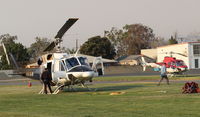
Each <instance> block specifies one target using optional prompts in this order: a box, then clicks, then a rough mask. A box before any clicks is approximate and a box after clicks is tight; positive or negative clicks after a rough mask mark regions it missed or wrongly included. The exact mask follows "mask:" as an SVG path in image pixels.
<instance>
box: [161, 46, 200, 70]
mask: <svg viewBox="0 0 200 117" xmlns="http://www.w3.org/2000/svg"><path fill="white" fill-rule="evenodd" d="M166 56H170V57H175V58H176V59H181V60H183V61H184V62H185V64H186V65H187V66H188V68H189V69H199V68H200V42H186V43H180V44H173V45H167V46H162V47H157V62H162V61H163V59H164V57H166Z"/></svg>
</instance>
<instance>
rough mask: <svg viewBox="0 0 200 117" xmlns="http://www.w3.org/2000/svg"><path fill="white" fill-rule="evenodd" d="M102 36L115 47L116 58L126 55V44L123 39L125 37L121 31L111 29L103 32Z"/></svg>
mask: <svg viewBox="0 0 200 117" xmlns="http://www.w3.org/2000/svg"><path fill="white" fill-rule="evenodd" d="M104 35H105V37H107V38H108V39H109V40H110V41H111V43H112V44H113V46H114V47H115V50H116V57H117V58H118V57H120V56H124V55H126V53H127V52H126V51H127V44H125V41H124V39H125V37H126V36H127V35H126V33H125V32H124V31H123V30H121V29H117V28H115V27H113V28H111V30H110V31H104Z"/></svg>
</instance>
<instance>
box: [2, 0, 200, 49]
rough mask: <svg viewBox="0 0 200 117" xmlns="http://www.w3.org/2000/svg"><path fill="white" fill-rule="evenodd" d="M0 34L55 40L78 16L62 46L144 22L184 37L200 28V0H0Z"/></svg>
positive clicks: (159, 32)
mask: <svg viewBox="0 0 200 117" xmlns="http://www.w3.org/2000/svg"><path fill="white" fill-rule="evenodd" d="M0 2H1V7H0V18H1V20H0V35H2V34H7V33H9V34H11V35H13V36H14V35H17V36H18V42H20V43H22V44H24V45H25V46H27V47H29V46H30V44H31V43H33V42H34V41H35V40H34V38H35V37H47V38H49V39H52V40H53V37H54V36H55V35H56V33H57V31H58V30H59V29H60V28H61V26H62V25H63V24H64V23H65V22H66V20H67V19H68V18H71V17H76V18H79V20H78V21H77V22H76V23H75V24H74V25H73V26H72V28H70V29H69V31H68V32H67V33H66V34H65V35H64V37H63V40H64V41H63V46H65V47H66V48H73V47H75V45H76V44H75V42H76V40H78V42H79V45H80V44H82V43H84V42H85V41H86V40H87V39H88V38H90V37H92V36H97V35H101V36H103V34H104V30H110V29H111V28H112V27H117V28H119V29H122V27H123V26H125V25H126V24H135V23H141V24H143V25H146V26H149V27H150V28H152V29H153V31H154V33H155V35H156V36H160V37H164V38H169V37H170V36H171V35H173V33H174V32H178V35H179V36H181V37H185V36H187V35H188V34H190V33H192V32H200V14H199V13H198V11H200V7H199V5H200V1H199V0H0Z"/></svg>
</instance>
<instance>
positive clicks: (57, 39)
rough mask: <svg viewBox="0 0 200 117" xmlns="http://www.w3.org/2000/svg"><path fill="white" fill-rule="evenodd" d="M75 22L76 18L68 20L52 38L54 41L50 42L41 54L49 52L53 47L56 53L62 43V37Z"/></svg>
mask: <svg viewBox="0 0 200 117" xmlns="http://www.w3.org/2000/svg"><path fill="white" fill-rule="evenodd" d="M77 20H78V18H69V19H68V20H67V21H66V23H65V24H64V25H63V26H62V27H61V29H60V30H59V31H58V33H57V35H56V36H55V37H54V38H55V41H53V42H51V44H50V45H49V46H48V47H47V48H46V49H45V50H44V51H43V52H46V51H51V50H52V49H53V48H54V47H57V48H56V49H57V51H60V49H61V47H60V43H61V42H62V41H63V40H62V37H63V35H64V34H65V32H66V31H67V30H68V29H69V28H70V27H71V26H72V25H73V24H74V23H75V22H76V21H77Z"/></svg>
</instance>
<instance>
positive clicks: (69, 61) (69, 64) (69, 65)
mask: <svg viewBox="0 0 200 117" xmlns="http://www.w3.org/2000/svg"><path fill="white" fill-rule="evenodd" d="M65 63H66V66H67V68H68V69H71V68H72V67H75V66H77V65H79V62H78V60H77V58H75V57H72V58H69V59H66V60H65Z"/></svg>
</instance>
